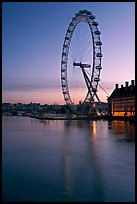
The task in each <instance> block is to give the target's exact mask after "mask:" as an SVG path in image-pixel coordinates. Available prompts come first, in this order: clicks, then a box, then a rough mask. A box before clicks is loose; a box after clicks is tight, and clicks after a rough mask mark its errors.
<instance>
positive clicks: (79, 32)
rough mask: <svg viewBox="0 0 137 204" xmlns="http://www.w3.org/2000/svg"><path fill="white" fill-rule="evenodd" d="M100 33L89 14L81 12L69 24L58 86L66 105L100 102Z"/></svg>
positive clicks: (96, 23) (85, 11)
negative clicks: (98, 93) (60, 88)
mask: <svg viewBox="0 0 137 204" xmlns="http://www.w3.org/2000/svg"><path fill="white" fill-rule="evenodd" d="M100 34H101V32H100V31H99V29H98V22H96V21H95V16H94V15H92V13H91V12H90V11H87V10H80V11H79V12H78V13H76V14H75V17H73V18H72V21H71V22H70V24H69V26H68V29H67V32H66V35H65V39H64V44H63V50H62V57H61V86H62V92H63V95H64V100H65V102H66V103H67V104H68V105H69V104H72V105H76V104H78V103H79V102H81V103H85V102H87V101H90V102H94V101H95V99H96V100H97V101H99V102H100V99H99V97H98V95H97V91H98V89H97V88H98V84H99V81H100V71H101V69H102V66H101V59H102V56H103V55H102V52H101V45H102V42H101V39H100Z"/></svg>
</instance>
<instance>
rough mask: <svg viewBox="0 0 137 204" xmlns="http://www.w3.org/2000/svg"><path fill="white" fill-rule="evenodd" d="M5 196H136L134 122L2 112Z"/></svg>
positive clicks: (81, 198)
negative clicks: (38, 117) (43, 117)
mask: <svg viewBox="0 0 137 204" xmlns="http://www.w3.org/2000/svg"><path fill="white" fill-rule="evenodd" d="M2 132H3V139H2V141H3V156H2V159H3V201H12V202H16V201H19V202H20V201H24V202H26V201H28V202H48V201H60V202H63V201H64V202H65V201H74V202H77V201H83V202H86V201H87V202H88V201H91V202H93V201H95V202H101V201H104V202H105V201H106V202H113V201H134V199H135V186H134V184H135V161H134V159H135V155H134V147H135V144H134V138H135V127H134V124H130V123H128V122H126V123H125V122H123V121H44V122H42V121H39V120H36V119H30V118H22V117H3V130H2Z"/></svg>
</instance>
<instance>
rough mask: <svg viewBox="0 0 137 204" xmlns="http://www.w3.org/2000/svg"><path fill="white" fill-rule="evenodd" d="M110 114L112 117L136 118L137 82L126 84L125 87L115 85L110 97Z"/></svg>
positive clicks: (132, 81)
mask: <svg viewBox="0 0 137 204" xmlns="http://www.w3.org/2000/svg"><path fill="white" fill-rule="evenodd" d="M108 104H109V112H110V115H112V116H127V117H128V116H134V115H135V81H134V80H131V85H129V82H127V81H126V82H125V87H124V86H123V85H121V87H120V88H119V85H118V84H115V89H114V91H113V92H112V94H111V96H110V97H108Z"/></svg>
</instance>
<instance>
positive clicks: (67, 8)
mask: <svg viewBox="0 0 137 204" xmlns="http://www.w3.org/2000/svg"><path fill="white" fill-rule="evenodd" d="M81 9H87V10H89V11H91V12H92V13H93V14H94V15H95V16H96V21H97V22H98V23H99V30H100V31H101V40H102V42H103V45H102V53H103V58H102V67H103V68H102V70H101V82H100V84H101V85H102V86H103V87H104V88H105V89H106V91H107V92H109V93H111V92H112V91H113V89H114V87H115V83H119V84H124V83H125V81H129V83H130V81H131V80H132V79H135V3H134V2H21V3H20V2H13V3H9V2H3V3H2V100H3V102H11V103H13V102H15V103H16V102H25V103H29V102H31V101H32V102H40V103H42V104H44V103H49V104H52V103H54V102H55V103H61V104H64V99H63V95H62V90H61V83H60V67H61V65H60V63H61V52H62V46H63V42H64V37H65V34H66V31H67V28H68V25H69V23H70V22H71V19H72V17H74V16H75V13H76V12H78V11H79V10H81ZM99 94H100V95H99V96H100V98H101V100H102V101H106V93H105V92H103V91H101V90H100V93H99Z"/></svg>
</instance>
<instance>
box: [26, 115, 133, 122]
mask: <svg viewBox="0 0 137 204" xmlns="http://www.w3.org/2000/svg"><path fill="white" fill-rule="evenodd" d="M29 117H31V118H36V119H39V120H101V119H103V120H109V121H112V120H122V121H131V122H135V116H130V117H122V116H109V115H103V116H92V117H87V116H76V117H67V116H66V117H65V116H62V117H61V116H59V117H58V116H52V117H42V116H35V115H30V116H29Z"/></svg>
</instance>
